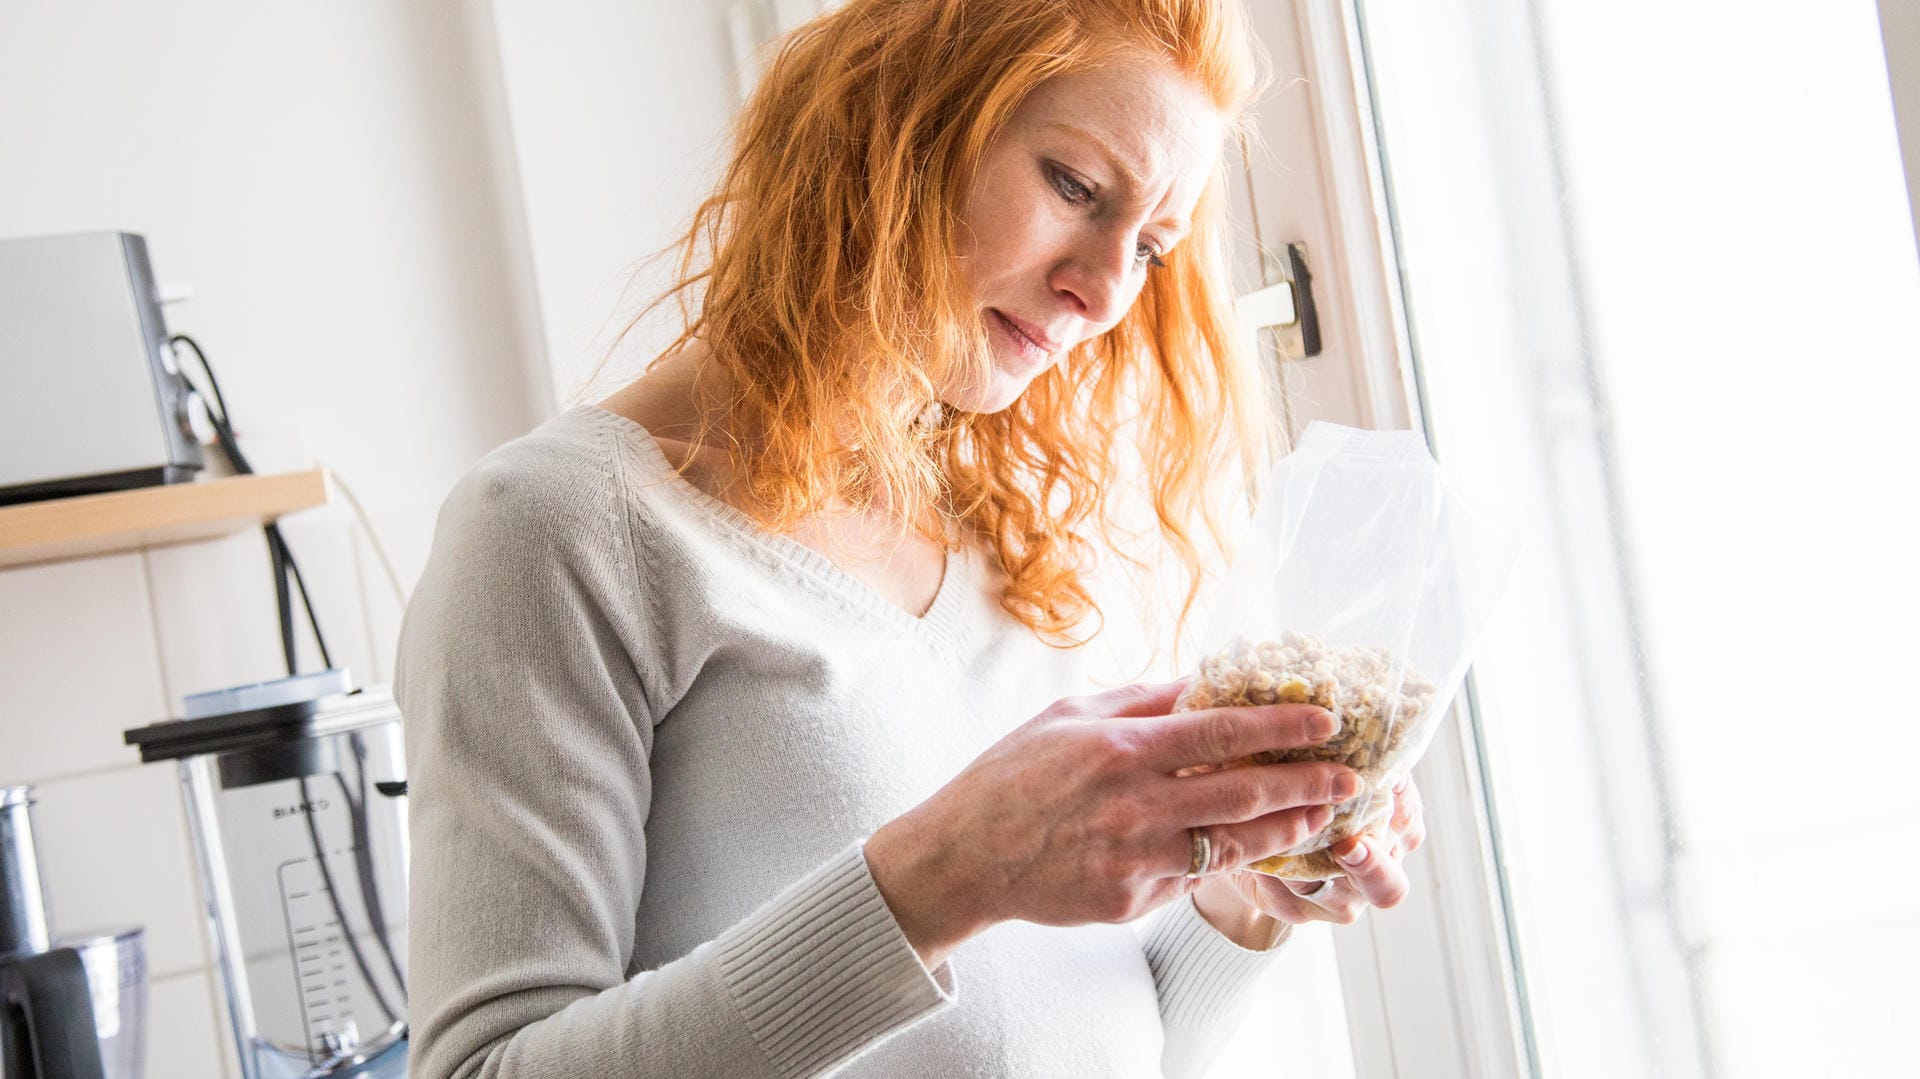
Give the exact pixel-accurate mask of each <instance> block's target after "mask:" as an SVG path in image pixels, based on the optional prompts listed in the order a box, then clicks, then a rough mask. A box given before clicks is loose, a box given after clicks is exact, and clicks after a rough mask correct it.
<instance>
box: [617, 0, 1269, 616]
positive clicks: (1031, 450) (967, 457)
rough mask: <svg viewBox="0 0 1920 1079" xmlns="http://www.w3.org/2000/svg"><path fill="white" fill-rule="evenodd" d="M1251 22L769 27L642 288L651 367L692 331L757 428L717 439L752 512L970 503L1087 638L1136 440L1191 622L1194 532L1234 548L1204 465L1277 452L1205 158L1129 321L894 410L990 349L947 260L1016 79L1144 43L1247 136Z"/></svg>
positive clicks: (954, 9) (1198, 0) (1136, 15)
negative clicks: (981, 398) (649, 299)
mask: <svg viewBox="0 0 1920 1079" xmlns="http://www.w3.org/2000/svg"><path fill="white" fill-rule="evenodd" d="M1250 40H1251V35H1250V34H1249V33H1248V32H1247V30H1246V27H1245V20H1244V16H1243V15H1242V14H1241V12H1240V10H1239V7H1238V3H1237V0H850V2H848V3H846V4H845V5H844V6H842V7H840V8H838V9H837V10H835V11H834V12H832V13H831V14H828V15H824V16H822V17H820V18H818V19H815V20H813V21H812V22H809V23H807V24H806V25H804V26H802V27H800V28H799V29H797V30H795V31H794V32H793V33H791V34H789V35H788V36H787V37H786V38H785V39H784V40H782V41H781V42H780V43H779V44H778V46H777V52H776V53H775V54H774V55H773V56H772V59H771V61H770V63H769V64H768V66H767V68H766V70H765V71H764V72H763V74H762V76H761V78H760V81H759V83H758V85H757V87H756V88H755V89H754V91H753V93H752V96H751V97H750V99H749V100H748V101H747V103H746V105H745V107H744V108H743V110H742V112H741V114H740V115H739V117H738V118H737V120H736V122H735V128H734V131H733V149H732V153H731V156H730V158H729V160H728V163H727V166H726V169H725V172H724V174H723V176H722V178H721V180H720V182H719V185H718V187H717V188H716V189H715V191H714V193H713V194H712V195H711V196H709V197H708V198H707V199H706V200H705V201H704V202H703V203H702V204H701V205H700V207H699V209H698V210H697V211H696V213H695V216H694V219H693V223H692V225H691V227H690V228H689V229H688V230H687V231H686V233H685V234H684V235H683V236H682V237H681V239H680V240H679V241H678V242H677V243H676V245H675V247H674V250H677V251H678V252H679V268H678V273H677V275H676V280H675V283H674V284H673V286H672V287H671V288H669V289H668V290H667V291H666V293H665V294H664V295H662V296H661V297H660V298H659V299H657V300H655V301H654V302H653V304H651V305H649V307H648V308H647V312H650V311H652V310H653V309H654V308H655V307H657V306H658V305H659V304H661V303H664V302H666V301H668V300H669V299H676V298H677V300H678V302H679V306H680V310H681V331H680V334H679V336H678V338H676V339H675V340H674V341H673V342H672V343H671V344H670V345H669V346H668V347H667V348H666V349H665V350H664V351H663V352H662V354H661V355H660V356H659V357H658V358H657V359H655V361H654V363H659V362H661V361H662V360H664V359H665V358H667V357H668V356H671V355H673V354H674V353H675V352H677V351H679V350H680V349H681V348H683V347H684V346H686V345H687V344H689V343H691V342H693V341H695V340H696V339H698V340H699V341H700V342H702V343H703V344H704V345H705V346H706V349H707V352H706V355H705V356H704V357H703V363H704V364H706V365H710V366H711V367H713V368H716V369H717V373H718V374H719V375H720V376H721V377H720V378H719V379H718V380H717V381H718V382H719V383H720V384H723V385H725V386H726V387H727V389H728V392H729V394H730V395H731V400H730V401H729V402H728V406H727V407H728V410H729V412H730V415H731V417H732V421H731V422H732V423H733V424H737V425H738V429H743V430H749V431H753V432H755V437H754V438H752V439H751V440H748V441H745V442H742V441H737V440H735V441H732V445H731V446H730V447H729V449H728V454H729V457H730V459H731V461H732V465H733V468H734V470H735V471H734V474H735V475H738V476H743V477H745V492H746V494H747V495H748V497H749V504H748V505H745V506H743V507H742V509H743V510H745V511H746V512H748V513H749V514H750V515H751V516H752V517H753V518H754V519H755V520H756V521H757V522H758V523H760V524H761V525H762V526H764V527H766V528H767V529H769V530H770V531H774V532H785V531H787V530H789V529H790V528H791V526H793V525H794V524H795V523H796V522H797V521H798V520H799V519H801V518H803V517H805V516H808V515H809V514H812V513H814V512H817V511H818V510H820V509H822V508H823V507H825V506H827V505H829V504H830V502H831V501H832V500H834V499H844V500H846V501H847V502H849V503H852V504H856V505H859V504H864V500H868V499H872V498H874V497H876V495H878V496H883V497H884V499H885V502H886V504H887V505H888V506H890V507H892V508H893V509H894V510H895V511H896V512H897V513H898V514H899V517H900V522H901V527H902V528H903V529H905V528H907V527H913V528H915V529H917V530H918V531H920V532H921V533H922V534H924V535H927V536H928V537H929V538H933V539H939V540H943V541H944V539H945V537H946V535H947V530H946V528H945V527H944V526H945V524H946V523H947V522H953V523H957V524H958V525H959V526H960V527H959V531H960V532H961V533H962V534H963V535H970V536H972V537H973V538H974V539H975V540H976V541H978V542H981V543H982V544H983V545H985V546H987V547H989V548H990V549H992V550H993V551H994V552H995V553H996V554H997V556H998V558H999V562H1000V564H1001V566H1002V568H1003V569H1004V570H1005V572H1006V575H1007V578H1008V580H1007V584H1006V586H1005V591H1004V594H1003V596H1002V599H1001V604H1002V606H1003V607H1005V609H1006V610H1007V611H1008V612H1009V613H1010V614H1012V615H1013V616H1014V617H1015V618H1017V619H1019V620H1020V621H1021V622H1023V623H1025V624H1026V625H1027V626H1028V627H1030V628H1031V629H1032V630H1033V631H1034V632H1035V633H1036V634H1037V635H1038V636H1039V637H1040V638H1041V639H1042V640H1044V641H1046V642H1047V643H1049V644H1053V645H1055V646H1056V647H1073V646H1076V645H1079V644H1084V643H1086V642H1087V641H1089V640H1091V639H1092V638H1093V637H1094V636H1095V635H1097V634H1098V632H1099V627H1098V626H1096V627H1095V628H1094V629H1093V630H1092V631H1091V632H1087V633H1079V634H1076V632H1075V631H1076V629H1078V628H1079V627H1081V626H1082V625H1083V623H1084V622H1085V621H1086V619H1087V616H1088V615H1089V614H1094V615H1100V611H1099V607H1098V605H1097V604H1096V603H1095V601H1094V598H1093V595H1092V593H1091V591H1090V589H1089V587H1088V578H1089V574H1090V572H1091V570H1092V568H1093V565H1094V561H1093V560H1094V559H1095V557H1096V556H1097V554H1098V553H1099V551H1100V550H1101V548H1096V546H1095V545H1094V542H1093V540H1092V538H1091V536H1090V535H1089V526H1097V527H1098V528H1099V529H1100V531H1101V536H1102V539H1103V541H1105V546H1104V549H1105V550H1108V551H1112V552H1113V553H1115V554H1117V555H1119V556H1120V557H1122V558H1123V559H1125V560H1126V561H1128V562H1129V563H1131V564H1132V565H1133V566H1134V567H1135V568H1136V569H1145V568H1146V563H1145V562H1143V561H1142V560H1141V559H1139V558H1137V557H1134V556H1131V555H1127V554H1126V553H1124V551H1123V550H1122V549H1121V547H1120V546H1119V545H1117V544H1114V543H1113V542H1112V539H1113V536H1114V535H1115V532H1116V529H1117V528H1118V525H1117V522H1116V518H1115V514H1114V513H1113V512H1112V510H1113V508H1114V506H1113V500H1112V499H1110V498H1109V496H1108V494H1107V492H1108V490H1109V488H1111V487H1112V486H1113V485H1114V484H1115V482H1116V481H1117V480H1118V478H1119V476H1120V468H1121V462H1120V460H1119V452H1120V450H1121V449H1122V445H1121V442H1122V439H1124V438H1127V437H1131V438H1133V439H1134V441H1135V443H1136V445H1137V447H1138V450H1139V453H1140V455H1141V457H1142V459H1143V460H1144V461H1145V462H1147V465H1148V467H1147V468H1146V469H1145V479H1146V482H1147V484H1148V486H1149V488H1150V489H1149V490H1148V491H1147V492H1145V493H1146V494H1147V495H1149V496H1150V498H1151V502H1152V510H1153V514H1154V516H1155V517H1156V518H1157V522H1158V527H1159V531H1160V533H1161V536H1162V538H1163V540H1164V542H1165V543H1166V544H1167V547H1168V549H1169V550H1170V551H1171V552H1172V553H1173V554H1174V555H1175V556H1176V557H1177V558H1178V559H1179V560H1180V562H1181V563H1182V565H1183V566H1184V567H1185V569H1186V570H1187V571H1188V573H1189V576H1190V584H1189V587H1188V589H1187V593H1186V598H1185V601H1184V603H1183V604H1182V607H1181V611H1180V619H1181V622H1182V623H1183V624H1184V622H1185V620H1186V618H1187V615H1188V613H1189V612H1190V610H1191V608H1192V606H1193V602H1194V600H1195V598H1196V596H1197V595H1198V594H1199V591H1200V588H1201V584H1202V577H1203V563H1202V556H1201V551H1200V547H1199V545H1198V544H1197V543H1196V541H1195V536H1194V533H1193V525H1194V524H1195V523H1196V522H1204V523H1205V525H1206V526H1207V529H1208V530H1209V532H1210V534H1211V536H1212V537H1213V539H1214V541H1215V542H1216V544H1219V545H1220V546H1221V547H1222V548H1224V535H1223V530H1222V527H1221V520H1220V517H1219V514H1218V505H1217V503H1218V501H1219V500H1218V499H1216V498H1215V497H1214V496H1215V493H1216V490H1215V488H1216V484H1215V483H1214V482H1213V481H1214V480H1216V479H1217V478H1219V477H1221V476H1225V475H1229V474H1231V473H1233V472H1236V471H1237V472H1238V473H1239V474H1240V475H1241V476H1242V477H1244V478H1245V479H1246V480H1247V481H1248V482H1249V483H1250V482H1251V480H1252V478H1253V477H1254V476H1255V475H1256V474H1257V466H1258V464H1259V463H1260V461H1261V460H1262V458H1263V457H1264V455H1265V454H1266V453H1267V452H1269V451H1270V450H1271V449H1272V445H1271V442H1270V441H1269V438H1270V436H1269V435H1268V434H1267V430H1268V425H1267V423H1266V421H1265V417H1266V415H1267V413H1266V410H1265V404H1264V401H1263V396H1264V387H1263V385H1262V382H1261V380H1259V379H1257V378H1255V377H1253V375H1252V374H1251V369H1250V367H1249V366H1248V364H1247V363H1245V362H1244V360H1243V358H1242V357H1240V356H1239V355H1237V350H1236V348H1235V337H1234V333H1233V328H1232V322H1231V317H1230V313H1229V311H1228V309H1227V307H1226V295H1227V290H1226V283H1225V278H1224V270H1223V267H1224V264H1225V263H1224V258H1223V251H1222V248H1223V245H1224V243H1225V240H1226V227H1227V223H1226V195H1225V180H1224V177H1223V175H1222V174H1221V171H1220V170H1218V169H1216V172H1215V175H1214V176H1213V177H1212V178H1211V180H1210V182H1209V183H1208V185H1207V188H1206V190H1205V193H1204V194H1203V195H1202V197H1201V199H1200V202H1199V205H1198V206H1197V207H1196V209H1195V212H1194V215H1193V227H1192V231H1191V233H1190V235H1189V237H1188V239H1187V241H1186V242H1185V243H1183V244H1181V245H1180V246H1178V247H1177V248H1175V249H1174V250H1173V251H1171V252H1169V253H1168V254H1167V255H1166V257H1165V265H1164V266H1162V267H1155V268H1154V269H1153V270H1152V271H1151V272H1150V273H1149V275H1148V279H1147V282H1146V284H1145V286H1144V288H1143V290H1142V292H1141V294H1140V296H1139V298H1138V300H1137V301H1136V302H1135V304H1134V306H1133V308H1132V309H1131V310H1130V311H1129V312H1128V313H1127V315H1126V316H1125V317H1124V318H1123V319H1122V320H1121V321H1120V322H1119V324H1118V325H1116V326H1114V327H1113V328H1112V329H1111V330H1109V331H1107V332H1106V333H1105V334H1102V335H1101V336H1099V337H1097V338H1094V339H1092V340H1089V341H1087V342H1085V343H1083V344H1081V345H1079V346H1077V347H1075V348H1073V349H1072V350H1070V351H1069V352H1068V354H1067V355H1066V356H1065V357H1064V358H1063V359H1062V360H1061V361H1060V362H1059V363H1057V364H1056V365H1054V366H1053V367H1052V368H1050V369H1049V370H1047V371H1046V372H1045V373H1043V374H1042V375H1040V376H1038V377H1037V378H1035V379H1034V380H1033V382H1032V383H1031V384H1030V385H1029V386H1028V387H1027V389H1026V390H1025V392H1024V393H1023V394H1022V395H1021V396H1020V398H1019V399H1018V400H1017V401H1016V402H1015V403H1014V404H1013V405H1012V406H1010V407H1008V408H1007V409H1005V410H1004V411H1001V412H996V413H961V412H956V411H954V410H952V409H946V410H944V411H943V415H942V416H941V418H940V419H939V421H938V422H934V423H908V422H904V420H903V417H904V418H911V417H913V416H916V415H919V414H921V413H922V412H923V411H924V410H925V409H926V408H927V406H928V405H929V404H930V403H931V402H933V401H934V393H935V389H934V388H935V386H937V385H941V384H943V380H945V379H946V378H948V377H949V376H953V375H956V374H958V375H959V376H961V377H962V378H974V379H978V378H980V377H982V376H984V374H985V370H986V365H987V364H988V363H989V362H990V361H989V356H990V352H989V346H988V340H987V337H986V329H985V327H984V324H983V323H982V321H981V320H980V318H979V316H978V311H977V309H976V308H975V306H974V303H973V301H972V299H971V298H970V296H969V295H968V290H967V288H966V287H965V285H964V284H963V282H962V281H961V279H960V276H959V270H958V265H957V261H956V259H955V257H954V253H955V251H956V250H958V249H959V244H958V239H959V237H960V235H961V232H962V230H963V227H964V224H963V221H964V212H965V209H966V198H967V194H968V191H969V186H970V183H971V181H972V179H973V176H974V174H975V172H976V170H977V169H978V167H979V165H980V162H981V160H982V158H983V157H984V155H985V154H986V152H987V150H988V148H989V146H990V145H991V144H992V142H993V140H994V138H995V136H996V135H997V134H998V133H999V132H1000V131H1001V130H1002V129H1003V128H1004V127H1005V125H1006V123H1007V121H1008V118H1009V117H1010V116H1012V114H1013V112H1014V110H1015V109H1016V108H1017V107H1018V106H1019V105H1020V103H1021V102H1022V100H1024V99H1025V98H1026V96H1027V95H1028V94H1029V93H1030V92H1032V91H1033V90H1034V88H1036V87H1038V86H1039V85H1040V84H1042V83H1043V82H1045V81H1046V80H1048V79H1050V78H1053V77H1054V76H1057V75H1062V74H1066V73H1069V72H1075V71H1083V70H1087V69H1090V68H1094V67H1097V66H1100V65H1102V64H1105V63H1109V62H1112V61H1114V60H1115V59H1117V58H1121V57H1124V56H1128V55H1132V56H1136V57H1137V56H1142V55H1145V56H1150V57H1159V58H1164V59H1166V60H1169V61H1171V62H1172V64H1173V65H1174V66H1175V68H1176V70H1178V71H1179V72H1180V73H1181V74H1183V75H1184V76H1186V77H1187V78H1189V79H1191V80H1192V82H1193V84H1194V85H1195V86H1196V87H1198V88H1199V89H1200V90H1201V91H1202V92H1203V94H1204V95H1205V96H1206V98H1207V99H1208V100H1209V101H1210V102H1211V103H1212V104H1213V105H1214V106H1215V107H1216V108H1217V109H1218V110H1219V111H1220V113H1221V114H1222V115H1223V116H1224V117H1226V118H1227V119H1228V120H1229V121H1230V122H1231V123H1232V124H1233V125H1234V130H1235V131H1236V133H1237V137H1239V138H1245V137H1246V134H1245V130H1244V128H1243V127H1242V126H1241V125H1242V124H1243V123H1244V117H1245V113H1246V109H1247V107H1248V105H1249V104H1250V103H1251V101H1252V100H1253V98H1254V96H1255V95H1256V94H1257V92H1258V89H1259V86H1260V84H1261V82H1262V79H1261V78H1260V76H1259V74H1258V71H1257V67H1258V57H1257V56H1256V55H1255V53H1254V51H1253V50H1252V48H1251V47H1250V45H1249V42H1250ZM647 312H642V314H641V315H640V316H639V317H637V318H635V319H634V320H633V322H631V323H629V325H628V329H629V330H631V329H632V328H633V326H635V325H637V324H639V322H640V321H641V319H644V318H645V317H646V315H647ZM702 377H703V379H704V378H706V377H707V374H706V373H704V372H703V375H702ZM710 433H711V430H710V424H706V425H703V426H702V428H701V429H700V432H699V434H698V435H697V436H696V437H695V439H694V440H693V441H694V443H695V445H696V446H699V445H702V444H704V442H705V441H706V438H707V436H708V435H709V434H710ZM1245 492H1246V494H1247V495H1248V496H1249V497H1250V495H1251V488H1246V489H1245ZM1101 617H1102V618H1104V616H1101Z"/></svg>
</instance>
